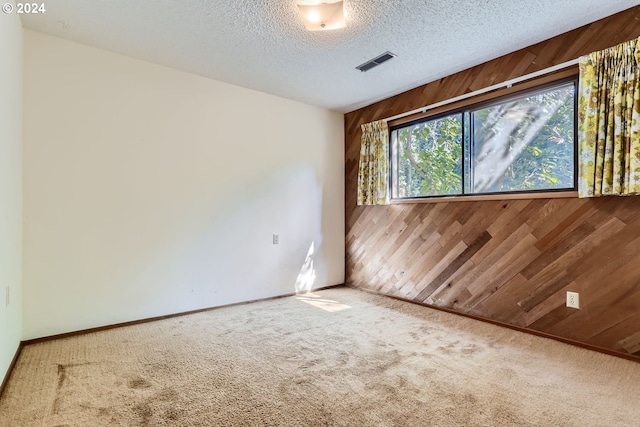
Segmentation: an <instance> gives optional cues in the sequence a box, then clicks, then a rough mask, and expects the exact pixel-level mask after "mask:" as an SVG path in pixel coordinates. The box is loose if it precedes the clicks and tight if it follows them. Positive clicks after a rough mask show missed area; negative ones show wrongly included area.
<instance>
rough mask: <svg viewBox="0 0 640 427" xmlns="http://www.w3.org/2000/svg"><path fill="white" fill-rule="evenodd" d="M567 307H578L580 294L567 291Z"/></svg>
mask: <svg viewBox="0 0 640 427" xmlns="http://www.w3.org/2000/svg"><path fill="white" fill-rule="evenodd" d="M567 307H571V308H578V309H579V308H580V294H579V293H577V292H570V291H567Z"/></svg>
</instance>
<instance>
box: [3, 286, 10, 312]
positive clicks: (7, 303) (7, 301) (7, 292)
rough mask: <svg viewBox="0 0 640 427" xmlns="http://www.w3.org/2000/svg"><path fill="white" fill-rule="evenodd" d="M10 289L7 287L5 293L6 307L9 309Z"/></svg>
mask: <svg viewBox="0 0 640 427" xmlns="http://www.w3.org/2000/svg"><path fill="white" fill-rule="evenodd" d="M9 289H10V288H9V286H7V289H6V293H5V299H4V301H5V303H4V305H5V306H7V307H8V306H9Z"/></svg>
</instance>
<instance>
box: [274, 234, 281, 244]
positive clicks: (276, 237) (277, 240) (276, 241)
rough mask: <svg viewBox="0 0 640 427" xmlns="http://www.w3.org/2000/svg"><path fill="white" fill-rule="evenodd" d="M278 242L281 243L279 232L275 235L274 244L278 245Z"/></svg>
mask: <svg viewBox="0 0 640 427" xmlns="http://www.w3.org/2000/svg"><path fill="white" fill-rule="evenodd" d="M278 243H280V236H278V235H277V234H274V235H273V244H274V245H277V244H278Z"/></svg>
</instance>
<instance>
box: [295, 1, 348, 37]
mask: <svg viewBox="0 0 640 427" xmlns="http://www.w3.org/2000/svg"><path fill="white" fill-rule="evenodd" d="M298 9H300V13H301V14H302V18H303V19H304V27H305V28H306V29H307V30H308V31H327V30H337V29H338V28H344V27H346V26H347V22H346V21H345V19H344V6H343V2H342V1H333V2H330V1H327V2H324V3H320V4H298Z"/></svg>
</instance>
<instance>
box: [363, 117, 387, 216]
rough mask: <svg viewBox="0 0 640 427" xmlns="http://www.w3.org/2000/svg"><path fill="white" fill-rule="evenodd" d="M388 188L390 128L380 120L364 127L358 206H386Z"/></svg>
mask: <svg viewBox="0 0 640 427" xmlns="http://www.w3.org/2000/svg"><path fill="white" fill-rule="evenodd" d="M388 187H389V127H388V126H387V122H386V121H384V120H380V121H377V122H373V123H367V124H364V125H362V143H361V146H360V169H359V171H358V205H386V204H387V203H388V201H389V196H388Z"/></svg>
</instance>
